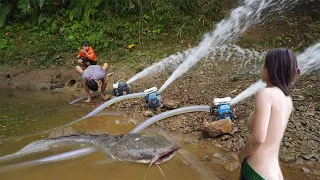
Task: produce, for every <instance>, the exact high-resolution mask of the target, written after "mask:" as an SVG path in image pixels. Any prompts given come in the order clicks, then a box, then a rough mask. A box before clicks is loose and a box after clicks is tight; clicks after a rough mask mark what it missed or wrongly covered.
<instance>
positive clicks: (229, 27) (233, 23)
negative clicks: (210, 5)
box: [159, 0, 298, 93]
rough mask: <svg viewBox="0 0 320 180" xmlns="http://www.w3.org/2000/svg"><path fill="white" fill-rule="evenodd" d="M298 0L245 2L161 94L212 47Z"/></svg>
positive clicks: (169, 80) (174, 73) (208, 34)
mask: <svg viewBox="0 0 320 180" xmlns="http://www.w3.org/2000/svg"><path fill="white" fill-rule="evenodd" d="M297 1H298V0H245V1H244V2H243V5H242V6H239V7H238V8H236V9H234V10H233V11H232V12H231V14H230V17H229V18H227V19H224V20H222V21H221V22H220V23H219V24H217V26H216V29H215V30H213V31H211V32H209V33H207V34H206V35H205V36H204V39H203V40H202V41H201V42H200V44H199V45H198V46H197V47H195V50H194V52H193V53H191V54H190V55H189V56H188V57H187V59H186V60H185V61H184V62H183V63H182V64H181V65H180V66H179V67H178V68H177V69H176V70H175V71H174V72H173V74H172V75H171V76H170V77H169V79H168V80H167V81H166V82H165V83H164V84H163V86H162V87H161V88H160V89H159V93H161V92H162V91H163V90H164V89H166V87H168V86H169V85H170V84H171V83H172V82H173V81H174V80H176V79H177V78H178V77H180V76H181V75H182V74H184V73H185V72H187V71H188V70H189V69H190V68H191V67H192V66H193V65H195V64H196V63H197V62H198V61H199V60H200V59H201V58H202V57H204V56H207V55H208V53H210V50H211V49H210V47H216V46H219V45H222V44H226V43H229V42H231V41H232V40H234V39H235V38H237V37H239V36H240V35H241V34H242V33H243V32H244V31H246V30H247V29H248V28H249V27H250V26H252V25H254V24H256V23H258V22H260V21H261V20H262V19H263V18H261V17H262V13H263V12H265V11H268V12H269V13H271V12H277V11H279V12H280V11H283V10H286V9H288V8H290V7H291V5H293V4H295V3H296V2H297Z"/></svg>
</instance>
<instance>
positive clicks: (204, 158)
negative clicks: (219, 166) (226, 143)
mask: <svg viewBox="0 0 320 180" xmlns="http://www.w3.org/2000/svg"><path fill="white" fill-rule="evenodd" d="M202 161H211V159H210V158H209V156H207V155H205V156H204V157H202Z"/></svg>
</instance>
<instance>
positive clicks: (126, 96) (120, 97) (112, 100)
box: [62, 92, 146, 127]
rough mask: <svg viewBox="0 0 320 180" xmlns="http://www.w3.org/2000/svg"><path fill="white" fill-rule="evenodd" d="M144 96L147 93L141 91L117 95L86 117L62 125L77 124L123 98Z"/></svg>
mask: <svg viewBox="0 0 320 180" xmlns="http://www.w3.org/2000/svg"><path fill="white" fill-rule="evenodd" d="M144 96H146V94H145V93H143V92H141V93H134V94H128V95H124V96H119V97H116V98H114V99H111V100H109V101H106V102H105V103H103V104H101V105H100V106H99V107H97V108H96V109H94V110H93V111H91V112H90V113H89V114H87V115H85V116H84V117H82V118H80V119H77V120H75V121H72V122H70V123H68V124H65V125H63V126H62V127H65V126H69V125H72V124H75V123H77V122H80V121H82V120H84V119H86V118H89V117H92V116H94V115H96V114H97V113H99V112H100V111H102V110H103V109H105V108H106V107H108V106H110V105H112V104H114V103H117V102H119V101H123V100H127V99H134V98H139V97H144Z"/></svg>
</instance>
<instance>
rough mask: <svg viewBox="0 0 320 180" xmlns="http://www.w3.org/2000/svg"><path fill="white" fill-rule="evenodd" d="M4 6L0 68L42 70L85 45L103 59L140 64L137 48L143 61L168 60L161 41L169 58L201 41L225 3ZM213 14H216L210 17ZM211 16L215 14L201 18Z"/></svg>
mask: <svg viewBox="0 0 320 180" xmlns="http://www.w3.org/2000/svg"><path fill="white" fill-rule="evenodd" d="M3 1H4V2H5V3H3V4H1V5H0V10H1V11H0V25H1V22H2V24H4V25H5V28H2V29H0V37H1V38H0V53H1V54H4V56H3V58H1V59H0V63H1V64H2V63H3V64H8V63H9V64H11V65H15V64H18V63H19V62H21V61H22V60H23V59H34V60H35V65H36V66H37V67H46V66H49V65H60V64H64V62H63V58H61V57H62V54H65V53H66V52H71V53H73V54H76V53H77V52H78V49H79V48H80V44H81V42H83V41H85V40H87V41H89V42H90V43H91V44H92V46H93V47H94V49H95V50H96V51H97V55H98V58H99V59H104V58H108V57H104V56H103V54H108V53H110V54H112V58H114V59H117V60H128V59H129V60H128V61H130V62H136V60H135V58H129V57H130V56H131V55H132V54H134V52H133V51H136V49H137V52H141V51H143V52H146V53H144V55H146V56H148V58H143V60H145V61H147V62H152V61H155V60H157V59H156V57H159V56H161V57H162V56H163V53H159V52H158V51H159V50H160V49H159V47H158V46H157V44H158V43H159V42H160V43H163V42H164V43H165V44H166V45H165V47H167V46H168V48H167V50H166V51H168V52H167V53H169V52H170V53H174V51H176V50H178V49H179V47H178V46H173V47H172V45H173V44H175V45H176V44H177V43H178V44H179V42H180V41H181V40H182V38H185V39H186V43H193V42H195V41H197V38H194V37H198V36H202V34H203V33H204V32H206V31H207V30H209V29H210V28H211V26H212V20H216V19H218V18H220V17H221V12H220V8H219V4H218V3H217V2H216V1H204V0H200V1H193V0H151V1H150V0H106V1H102V0H92V1H88V0H72V1H69V0H51V1H45V0H3ZM2 9H4V10H2ZM213 10H214V11H215V13H213V14H212V12H205V11H213ZM4 12H6V13H4ZM206 13H208V14H210V15H208V16H206V17H203V16H202V15H200V14H206ZM199 19H201V21H200V20H199ZM177 32H178V35H177ZM129 44H134V45H135V48H134V50H132V49H128V45H129ZM101 53H102V55H101ZM75 56H76V55H75ZM75 56H74V57H75ZM108 56H109V55H108ZM138 56H139V58H138V59H141V57H140V56H141V55H138ZM9 59H10V60H9Z"/></svg>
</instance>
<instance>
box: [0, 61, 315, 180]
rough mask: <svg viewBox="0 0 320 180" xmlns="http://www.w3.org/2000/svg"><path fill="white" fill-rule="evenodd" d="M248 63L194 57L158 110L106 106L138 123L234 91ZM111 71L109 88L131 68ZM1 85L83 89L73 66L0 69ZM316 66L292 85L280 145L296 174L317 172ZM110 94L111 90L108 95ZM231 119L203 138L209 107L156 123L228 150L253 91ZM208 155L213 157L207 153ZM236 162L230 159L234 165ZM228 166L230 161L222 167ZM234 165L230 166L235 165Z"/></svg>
mask: <svg viewBox="0 0 320 180" xmlns="http://www.w3.org/2000/svg"><path fill="white" fill-rule="evenodd" d="M247 70H248V68H244V69H240V70H239V69H238V66H237V65H236V63H234V64H233V63H230V62H218V63H216V62H212V61H210V60H207V61H202V62H200V65H199V66H197V67H194V68H192V69H191V70H190V71H189V72H187V73H186V74H185V75H184V76H182V77H181V78H179V79H178V80H177V81H175V82H174V83H173V84H172V85H170V86H169V87H168V88H167V89H166V90H165V91H164V92H163V93H162V98H163V99H164V106H163V107H162V108H160V109H159V110H158V111H154V112H153V111H150V110H149V109H148V107H147V105H146V104H145V103H144V102H143V99H133V100H126V101H123V102H119V103H116V104H114V105H112V106H111V107H108V108H107V111H118V112H122V113H124V114H127V115H128V116H130V117H132V118H133V119H135V120H136V121H137V122H138V123H140V122H142V121H144V120H146V119H147V118H149V117H151V116H153V115H155V114H157V113H161V112H164V111H167V110H170V109H175V108H179V107H185V106H190V105H212V100H213V98H216V97H225V96H230V97H235V96H236V95H237V94H239V93H240V92H242V91H243V90H244V89H246V88H247V87H249V86H250V85H251V84H253V83H254V82H256V81H257V80H259V79H260V75H259V74H252V73H249V71H247ZM110 71H112V72H114V74H113V75H112V76H111V77H110V81H109V84H108V86H107V90H112V83H113V82H114V81H117V80H121V81H126V80H128V79H129V78H130V77H131V76H132V75H134V71H133V70H130V68H128V67H113V68H111V70H110ZM169 74H170V72H169V71H166V72H162V73H158V74H156V75H154V76H150V77H146V78H143V79H141V80H138V81H136V82H134V83H133V84H132V86H131V91H133V92H142V91H143V90H145V89H147V88H150V87H153V86H156V87H158V88H159V86H160V85H162V84H163V83H164V82H165V80H166V79H167V77H168V76H169ZM0 75H1V76H0V77H1V78H2V81H1V82H2V83H1V84H2V85H1V86H2V87H3V86H5V87H10V88H27V87H28V86H29V88H30V89H32V88H35V87H36V88H37V89H42V90H50V91H54V92H61V93H68V94H73V96H74V97H75V98H76V97H78V96H82V95H84V92H83V89H82V87H81V83H80V79H79V76H78V75H77V74H76V73H75V71H74V70H72V69H71V70H65V71H60V70H59V71H58V70H52V69H51V70H38V71H31V72H26V73H25V72H22V71H18V72H16V71H14V70H8V71H6V72H5V71H3V72H2V74H0ZM319 77H320V72H319V71H316V72H313V73H311V74H309V75H304V76H302V77H301V78H300V79H298V80H297V81H296V82H295V84H294V87H293V88H292V92H293V94H292V97H293V102H294V107H295V109H294V111H293V114H292V115H291V117H290V122H289V124H288V127H287V131H286V133H285V138H284V141H283V143H282V145H281V150H280V160H281V162H283V163H284V164H285V166H289V167H290V166H294V167H299V169H300V170H301V172H300V173H301V174H308V175H309V176H310V177H312V178H316V177H319V170H320V169H319V168H318V167H319V164H320V159H319V155H320V150H319V149H320V142H319V136H320V134H319V131H318V129H320V107H319V106H320V103H319V102H320V91H319V89H320V78H319ZM110 96H111V95H110ZM103 102H104V101H103V100H102V98H100V97H96V98H94V100H93V102H91V103H89V104H87V103H79V104H78V105H79V106H83V107H86V108H88V110H90V109H93V108H95V107H97V106H98V105H100V104H102V103H103ZM233 108H234V111H235V115H236V117H235V124H236V127H235V129H234V131H233V132H232V133H231V134H225V135H222V136H219V137H216V138H203V136H202V133H201V128H202V123H203V122H204V121H205V120H210V119H211V118H212V117H210V115H209V113H188V114H183V115H179V116H174V117H170V118H167V119H164V120H162V121H160V122H158V123H156V125H154V126H157V127H161V128H163V129H166V130H168V131H170V132H172V133H175V134H187V135H192V136H193V137H195V138H196V139H200V140H201V141H203V142H206V143H209V144H212V145H218V146H221V147H222V148H225V149H226V150H227V151H228V152H230V153H235V152H237V151H238V150H239V149H241V147H242V146H243V145H244V143H245V141H246V138H247V135H248V130H247V127H246V125H245V124H246V123H245V121H246V118H247V117H248V116H249V114H250V113H251V112H252V110H253V97H250V98H248V99H245V100H244V101H242V102H240V103H238V104H236V105H235V106H234V107H233ZM209 157H210V158H209V159H212V158H214V157H211V156H209ZM235 166H236V165H235ZM228 168H229V169H230V167H228ZM235 169H237V168H231V170H233V171H234V170H235Z"/></svg>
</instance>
